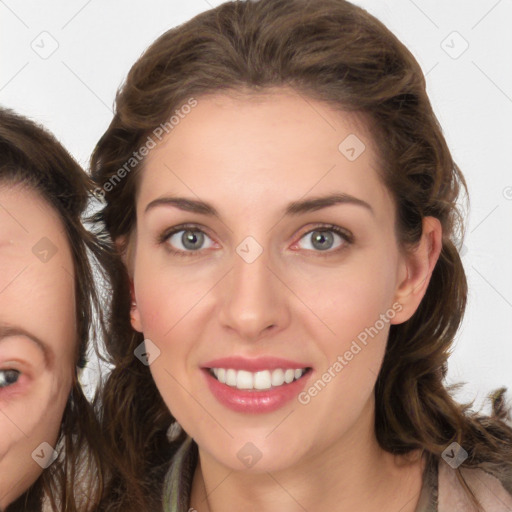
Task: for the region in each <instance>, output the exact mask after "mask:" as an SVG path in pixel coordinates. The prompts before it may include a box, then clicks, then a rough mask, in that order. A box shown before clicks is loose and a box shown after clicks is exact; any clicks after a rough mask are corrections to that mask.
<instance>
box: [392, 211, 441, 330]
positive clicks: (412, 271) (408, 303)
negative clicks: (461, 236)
mask: <svg viewBox="0 0 512 512" xmlns="http://www.w3.org/2000/svg"><path fill="white" fill-rule="evenodd" d="M442 240H443V228H442V226H441V222H440V221H439V219H437V218H435V217H425V218H424V219H423V230H422V235H421V239H420V240H419V242H418V244H417V246H416V247H415V248H414V249H413V250H411V251H409V250H408V251H407V252H406V253H405V254H404V256H403V261H402V262H401V263H400V265H401V269H400V271H399V274H400V275H401V277H400V282H399V285H398V288H397V290H396V293H395V302H397V303H399V304H400V305H401V306H402V309H401V310H400V311H399V312H398V313H397V314H396V315H395V317H394V318H393V320H391V323H392V324H401V323H403V322H406V321H407V320H409V318H411V317H412V316H413V314H414V313H415V312H416V310H417V309H418V307H419V305H420V303H421V300H422V299H423V297H424V295H425V293H426V291H427V288H428V285H429V283H430V278H431V277H432V272H433V271H434V267H435V266H436V263H437V260H438V259H439V255H440V254H441V249H442V244H443V242H442Z"/></svg>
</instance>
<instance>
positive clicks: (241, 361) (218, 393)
mask: <svg viewBox="0 0 512 512" xmlns="http://www.w3.org/2000/svg"><path fill="white" fill-rule="evenodd" d="M201 366H202V370H203V375H204V376H205V379H206V382H207V385H208V387H209V389H210V391H211V393H212V394H213V396H214V397H215V398H216V399H217V400H218V401H219V402H220V403H221V404H222V405H224V406H226V407H228V408H229V409H231V410H233V411H235V412H243V413H252V414H261V413H266V412H273V411H276V410H277V409H279V408H281V407H283V406H284V405H285V404H287V403H288V402H290V401H291V400H293V398H295V397H297V395H298V394H299V393H300V392H301V391H302V390H303V389H304V387H305V385H306V381H307V380H309V379H308V377H309V376H310V375H311V370H308V371H307V372H306V373H305V374H304V375H303V376H302V377H301V378H300V379H298V380H295V381H293V382H291V383H290V384H283V385H282V386H278V387H276V388H273V389H268V390H261V391H259V390H240V389H237V388H235V387H231V386H228V385H227V384H222V383H221V382H219V381H218V380H217V379H216V378H215V377H214V376H213V375H212V374H211V373H210V368H226V369H228V368H232V369H234V370H246V371H250V372H257V371H262V370H274V369H276V368H282V369H283V370H286V369H295V368H309V365H308V364H304V363H301V362H297V361H290V360H286V359H280V358H275V357H260V358H257V359H245V358H241V357H227V358H222V359H215V360H212V361H208V362H206V363H205V364H203V365H201Z"/></svg>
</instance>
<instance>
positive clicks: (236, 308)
mask: <svg viewBox="0 0 512 512" xmlns="http://www.w3.org/2000/svg"><path fill="white" fill-rule="evenodd" d="M223 281H224V282H223V286H222V292H221V294H222V301H221V306H220V312H219V320H220V322H221V325H222V326H223V328H225V329H226V328H227V329H230V330H233V331H234V332H236V334H237V336H238V337H239V339H243V340H246V341H257V340H259V339H260V338H262V337H263V336H265V335H267V334H269V333H270V332H273V333H277V332H278V331H280V330H282V329H284V328H286V326H287V325H288V324H289V322H290V310H289V304H288V296H287V293H286V291H287V288H286V286H284V285H283V282H282V278H278V277H277V276H276V271H275V270H273V269H271V267H270V265H269V258H268V257H267V253H266V252H265V251H263V253H262V254H261V255H260V256H259V257H258V258H257V259H256V260H255V261H252V262H251V263H249V262H247V261H245V260H244V259H243V258H242V257H240V256H239V255H238V254H234V264H233V268H232V269H231V272H229V273H228V275H227V276H226V278H225V280H223ZM288 293H290V292H288Z"/></svg>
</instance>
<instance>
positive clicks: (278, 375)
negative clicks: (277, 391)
mask: <svg viewBox="0 0 512 512" xmlns="http://www.w3.org/2000/svg"><path fill="white" fill-rule="evenodd" d="M283 384H284V372H283V370H281V368H278V369H277V370H274V371H273V372H272V386H274V387H275V386H282V385H283Z"/></svg>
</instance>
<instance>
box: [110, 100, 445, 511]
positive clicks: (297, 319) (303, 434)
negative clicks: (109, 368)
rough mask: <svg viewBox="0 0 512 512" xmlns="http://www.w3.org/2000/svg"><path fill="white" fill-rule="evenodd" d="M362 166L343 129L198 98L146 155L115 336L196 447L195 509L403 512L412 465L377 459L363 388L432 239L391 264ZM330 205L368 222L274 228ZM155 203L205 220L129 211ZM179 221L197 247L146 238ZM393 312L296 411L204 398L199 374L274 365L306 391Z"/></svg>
mask: <svg viewBox="0 0 512 512" xmlns="http://www.w3.org/2000/svg"><path fill="white" fill-rule="evenodd" d="M350 134H356V135H357V137H358V138H359V139H360V140H361V141H363V143H364V144H365V146H366V149H365V151H363V152H362V154H360V156H359V157H358V158H356V159H355V160H354V161H349V159H347V158H346V157H345V155H344V154H342V153H341V152H340V151H339V149H338V146H339V144H340V143H341V142H342V141H343V140H344V139H345V138H346V137H347V136H348V135H350ZM375 162H376V156H375V152H374V150H373V148H372V141H371V139H370V137H369V135H368V134H367V131H366V130H365V129H364V126H363V123H362V122H361V120H360V119H358V118H356V117H355V116H353V115H348V114H344V113H339V112H335V111H334V110H332V109H330V108H329V107H328V106H326V105H325V104H322V103H319V102H317V101H314V100H312V99H310V98H307V99H306V98H304V97H302V96H300V95H298V94H296V93H294V92H293V91H289V90H278V91H273V92H272V94H267V95H265V96H244V95H239V96H236V97H230V96H226V95H216V96H208V97H204V98H198V105H197V106H196V107H195V108H194V109H193V110H192V111H191V113H190V114H188V115H187V117H186V118H185V119H183V120H182V121H181V122H180V124H179V125H177V126H175V127H174V129H173V131H172V132H170V134H169V135H168V136H167V137H166V139H165V140H164V141H163V143H162V144H160V145H159V146H158V147H157V148H155V149H154V150H152V151H151V152H150V154H149V156H148V157H147V159H146V163H145V168H144V170H143V172H142V175H141V180H140V187H139V191H138V195H137V205H136V206H137V226H136V230H135V231H134V232H133V233H132V236H131V237H130V240H129V244H128V250H127V253H126V262H127V265H128V268H129V272H130V274H131V277H132V278H133V283H134V299H135V302H136V305H135V306H134V307H133V310H132V325H133V327H134V328H135V329H136V330H138V331H140V332H143V333H144V336H145V338H146V339H147V338H149V339H150V340H152V342H153V343H155V344H156V345H157V346H158V348H159V350H160V352H161V353H160V355H159V357H157V358H156V359H155V360H154V362H153V363H152V364H151V366H150V369H151V372H152V374H153V377H154V379H155V382H156V384H157V386H158V389H159V390H160V392H161V394H162V396H163V398H164V400H165V402H166V404H167V405H168V407H169V408H170V410H171V412H172V414H173V415H174V416H175V417H176V418H177V420H178V421H179V422H180V424H181V425H182V426H183V428H184V429H185V430H186V431H187V432H188V433H189V434H190V435H191V436H192V437H193V438H194V439H195V441H196V442H197V443H198V446H199V452H200V464H199V465H198V468H197V470H196V473H195V476H194V481H193V489H192V501H191V503H190V505H191V507H195V508H196V509H197V510H198V511H200V512H203V511H207V510H210V511H223V510H228V509H229V510H240V509H244V510H259V511H267V510H268V511H270V510H277V509H279V510H285V511H288V510H289V511H295V510H303V509H307V510H329V509H330V510H365V511H367V512H368V511H369V512H371V511H374V510H379V511H380V512H382V511H384V510H393V511H396V510H401V511H402V512H408V511H411V512H412V511H413V510H414V508H415V505H416V502H417V499H418V496H419V492H420V487H421V472H422V469H423V461H422V460H421V459H418V460H416V462H415V463H414V464H413V465H412V466H409V467H407V468H406V467H404V466H403V465H402V464H400V462H402V461H400V460H398V458H395V457H393V456H392V455H391V454H389V453H387V452H384V451H383V450H381V449H380V447H379V446H378V444H377V441H376V438H375V433H374V427H373V421H374V394H373V390H374V385H375V381H376V378H377V375H378V372H379V368H380V365H381V362H382V358H383V356H384V352H385V346H386V340H387V336H388V332H389V326H390V323H401V322H404V321H406V320H407V319H408V318H410V316H411V315H412V314H413V313H414V311H415V310H416V308H417V307H418V305H419V303H420V301H421V299H422V297H423V295H424V293H425V291H426V287H427V286H428V282H429V279H430V275H431V273H432V270H433V267H434V265H435V263H436V261H437V258H438V256H439V252H440V249H441V227H440V224H439V222H438V221H437V220H436V219H433V218H426V219H425V221H424V228H425V229H424V235H423V238H422V240H421V242H420V244H419V245H418V247H417V248H416V249H415V251H411V252H410V253H407V254H406V253H405V252H404V251H401V250H400V248H399V246H398V244H397V239H396V234H395V231H394V224H395V206H394V203H393V199H392V197H391V196H390V194H389V192H388V190H387V189H386V188H385V187H384V185H383V184H382V182H381V181H380V179H379V177H378V174H377V170H376V163H375ZM334 192H337V193H344V194H350V195H351V196H354V197H356V198H358V199H360V200H363V201H365V202H367V203H368V204H369V205H370V206H371V210H370V209H368V208H365V207H362V206H359V205H355V204H338V205H335V206H330V207H328V208H323V209H319V210H316V211H314V212H309V213H304V214H300V215H294V216H283V211H284V208H285V207H286V206H287V205H288V204H289V203H290V202H293V201H298V200H303V199H312V198H316V197H319V196H324V195H328V194H332V193H334ZM169 196H183V197H186V198H190V199H195V200H198V199H200V200H203V201H207V202H209V203H211V204H212V205H213V206H214V207H215V208H216V209H217V211H218V212H219V215H220V218H215V217H211V216H207V215H204V214H199V213H192V212H187V211H182V210H180V209H178V208H176V207H174V206H169V205H167V206H157V207H154V208H150V210H148V211H145V210H146V207H147V205H148V204H149V203H151V202H152V201H154V200H155V199H159V198H162V197H169ZM182 223H194V224H196V225H198V228H195V229H200V230H202V231H203V232H204V233H206V235H207V236H206V237H205V239H204V243H203V245H202V246H201V245H200V242H199V246H200V250H199V251H196V252H194V251H191V250H190V249H189V250H188V253H189V254H190V253H192V256H179V255H175V254H173V253H172V252H171V251H170V249H174V250H181V251H184V250H186V249H185V247H184V246H183V245H182V243H181V242H180V240H181V235H182V233H179V234H178V235H174V236H173V237H172V238H168V239H167V240H166V241H165V240H164V241H162V240H161V239H162V237H161V235H162V234H165V233H167V232H168V231H169V228H172V227H174V226H177V225H179V224H182ZM323 223H327V224H333V225H336V226H338V227H340V228H341V229H344V230H348V231H349V232H350V233H351V234H352V236H353V242H352V243H347V242H346V241H345V240H343V238H341V237H339V236H337V235H336V234H333V237H334V238H333V242H332V246H330V247H329V248H328V250H319V249H318V248H315V246H313V245H312V231H314V230H315V229H318V227H319V226H320V227H321V225H322V224H323ZM331 233H332V232H331ZM247 236H252V237H253V238H254V239H255V240H256V241H257V243H258V244H259V246H261V248H263V252H262V254H261V255H260V256H259V257H258V258H257V259H256V260H255V261H253V262H252V263H247V262H246V261H245V260H244V259H243V258H242V257H240V256H239V254H237V252H236V249H237V247H238V246H239V244H240V243H241V242H242V241H243V240H244V239H245V238H246V237H247ZM119 242H120V243H122V242H123V240H119ZM394 304H395V309H399V311H398V312H396V311H395V312H396V314H395V315H394V316H393V318H392V319H391V320H389V321H388V322H385V325H384V327H383V328H382V329H381V330H379V332H378V334H377V335H375V336H374V337H373V338H371V339H370V341H369V342H368V343H367V345H366V346H364V348H362V350H361V351H360V352H358V354H357V355H356V356H354V357H353V359H352V360H351V361H349V362H348V364H347V365H346V366H344V368H343V370H342V371H341V372H339V373H338V374H337V375H336V377H334V378H332V379H331V382H329V383H328V385H327V386H325V388H324V389H322V390H321V392H319V393H318V394H317V395H316V396H314V397H313V398H311V400H310V401H309V402H308V403H307V405H302V404H301V403H299V401H298V400H292V401H291V402H289V403H287V404H286V405H285V406H284V407H282V408H280V409H278V410H277V411H274V412H270V413H264V414H242V413H238V412H234V411H231V410H229V409H227V408H226V407H224V406H223V405H221V404H220V403H218V402H217V401H216V399H215V398H214V397H213V396H212V394H211V393H210V391H209V390H208V388H207V386H206V384H205V379H204V376H203V374H202V371H201V370H200V368H201V365H202V364H203V363H205V362H206V361H208V360H212V359H216V358H219V357H226V356H232V355H238V356H243V357H246V358H257V357H260V356H275V357H282V358H286V359H291V360H295V361H300V362H304V363H306V364H305V365H304V366H310V367H312V369H313V370H312V372H311V373H310V374H309V375H308V376H307V377H305V378H307V379H308V380H307V383H306V384H305V389H308V388H309V387H310V386H311V385H312V384H313V383H314V382H315V381H317V379H319V378H320V377H321V375H322V374H323V373H324V372H325V371H327V370H328V368H330V367H332V366H333V364H334V363H335V362H336V361H337V358H338V356H339V355H343V354H344V353H345V352H346V351H347V350H348V349H349V348H350V346H351V343H352V341H353V340H355V339H357V336H358V334H360V333H361V332H362V331H364V330H365V328H368V327H370V326H374V325H375V323H376V321H377V320H378V319H379V318H381V317H380V315H382V314H386V312H387V311H388V310H389V309H392V308H393V305H394ZM248 442H250V443H252V444H253V445H254V446H255V447H256V448H257V453H258V454H260V455H261V458H260V459H259V460H258V462H257V463H256V464H254V465H253V466H252V467H250V468H247V467H245V466H244V464H243V463H242V462H241V461H240V459H239V458H238V457H237V453H238V452H239V450H240V449H241V448H242V447H243V446H244V445H246V443H248ZM253 450H254V449H253ZM255 452H256V450H255ZM227 504H229V506H227ZM402 507H403V508H402Z"/></svg>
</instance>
